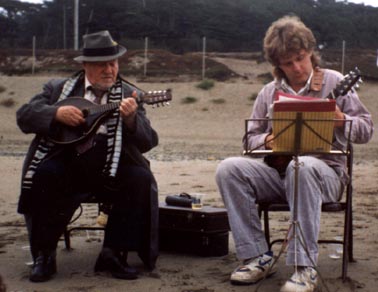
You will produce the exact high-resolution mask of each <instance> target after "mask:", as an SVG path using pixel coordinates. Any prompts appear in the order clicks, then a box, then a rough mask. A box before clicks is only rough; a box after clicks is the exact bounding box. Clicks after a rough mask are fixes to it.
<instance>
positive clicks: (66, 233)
mask: <svg viewBox="0 0 378 292" xmlns="http://www.w3.org/2000/svg"><path fill="white" fill-rule="evenodd" d="M63 236H64V244H65V245H66V249H67V250H71V238H70V231H69V230H68V229H67V228H66V229H65V230H64V232H63Z"/></svg>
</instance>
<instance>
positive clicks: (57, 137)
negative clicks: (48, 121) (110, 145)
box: [48, 89, 172, 145]
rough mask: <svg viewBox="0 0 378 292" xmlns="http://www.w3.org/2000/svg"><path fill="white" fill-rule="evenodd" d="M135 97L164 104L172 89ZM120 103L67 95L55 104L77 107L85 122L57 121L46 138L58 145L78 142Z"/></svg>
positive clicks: (88, 134)
mask: <svg viewBox="0 0 378 292" xmlns="http://www.w3.org/2000/svg"><path fill="white" fill-rule="evenodd" d="M135 99H136V100H137V102H138V103H144V104H148V105H157V106H159V105H165V104H169V101H170V100H172V91H171V89H167V90H160V91H148V92H145V93H144V94H142V95H141V96H139V97H136V98H135ZM120 104H121V102H111V103H107V104H101V105H100V104H95V103H93V102H91V101H89V100H87V99H84V98H82V97H69V98H66V99H64V100H61V101H59V102H57V103H56V105H57V106H63V105H72V106H75V107H77V108H79V109H80V110H81V111H82V112H83V115H84V118H85V122H84V123H83V124H81V125H79V126H76V127H72V126H67V125H64V124H62V123H57V124H56V125H55V126H54V131H52V133H50V134H49V135H48V139H49V140H50V141H52V142H54V143H55V144H60V145H69V144H76V143H80V142H82V141H84V140H85V139H86V138H87V137H89V136H91V135H92V134H94V133H95V132H96V131H97V129H98V128H99V126H100V125H101V124H102V123H103V122H104V121H105V120H106V119H107V118H108V117H109V116H110V114H111V113H112V112H114V111H115V110H118V108H119V106H120Z"/></svg>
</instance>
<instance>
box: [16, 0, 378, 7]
mask: <svg viewBox="0 0 378 292" xmlns="http://www.w3.org/2000/svg"><path fill="white" fill-rule="evenodd" d="M20 1H22V2H32V3H43V0H20ZM338 1H344V0H338ZM348 2H353V3H365V5H370V6H374V7H378V1H377V0H348Z"/></svg>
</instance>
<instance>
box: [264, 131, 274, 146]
mask: <svg viewBox="0 0 378 292" xmlns="http://www.w3.org/2000/svg"><path fill="white" fill-rule="evenodd" d="M273 146H274V135H273V134H269V135H268V136H266V138H265V149H273Z"/></svg>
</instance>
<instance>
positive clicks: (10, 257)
mask: <svg viewBox="0 0 378 292" xmlns="http://www.w3.org/2000/svg"><path fill="white" fill-rule="evenodd" d="M218 61H222V62H225V63H227V64H228V65H229V66H230V67H231V68H232V69H234V70H237V72H239V73H240V74H243V75H244V76H246V78H245V79H243V80H234V81H229V82H225V83H219V82H217V83H216V85H215V87H214V88H212V89H211V90H209V91H202V90H200V89H198V88H196V84H197V83H196V82H183V83H164V84H162V83H138V85H139V86H140V87H142V88H144V89H145V90H153V89H165V88H172V89H173V94H174V100H173V102H172V103H171V106H169V107H159V108H154V109H152V108H149V109H148V115H149V117H150V119H151V121H152V123H153V125H154V127H155V128H156V130H157V131H158V132H159V134H160V145H159V146H158V147H157V148H156V149H154V150H152V151H151V152H150V153H148V154H147V157H148V158H149V159H150V160H151V167H152V170H153V172H154V174H155V176H156V179H157V181H158V183H159V199H160V201H164V199H165V196H166V195H167V194H177V193H180V192H188V193H203V194H205V200H204V203H205V204H206V205H211V206H216V207H222V206H223V203H222V200H221V198H220V195H219V193H218V190H217V187H216V184H215V181H214V173H215V169H216V167H217V165H218V163H219V161H220V160H222V159H224V158H226V157H228V156H234V155H240V154H241V151H242V147H241V137H242V135H243V133H244V119H245V118H248V116H249V114H250V111H251V106H252V101H251V100H250V99H249V97H250V96H251V95H252V94H254V93H257V92H258V91H259V89H260V88H261V87H262V84H261V83H260V82H258V81H257V79H256V76H257V75H258V74H260V73H264V72H266V71H267V70H269V68H268V67H267V66H266V65H257V64H255V63H254V62H249V61H240V60H238V61H237V60H226V59H218ZM49 78H51V76H39V77H31V76H29V77H5V76H0V85H1V86H3V87H5V88H6V90H5V92H3V93H0V102H1V101H3V100H4V99H6V98H12V99H13V100H14V101H15V105H14V106H13V107H5V106H0V173H1V175H0V215H1V216H0V274H1V275H2V276H3V278H4V281H5V283H6V285H7V289H8V291H38V292H40V291H150V292H154V291H167V292H170V291H172V292H173V291H175V292H176V291H177V292H213V291H217V292H218V291H221V292H226V291H235V292H236V291H237V292H244V291H255V290H256V288H257V287H256V286H242V287H239V286H232V285H231V284H230V283H229V281H228V279H229V275H230V273H231V271H232V270H233V269H234V268H235V267H236V266H237V265H238V261H237V259H236V256H235V248H234V244H233V240H232V236H231V233H230V236H229V254H228V255H226V256H222V257H212V258H205V257H199V256H195V255H188V254H177V253H169V252H162V253H161V256H160V257H159V261H158V265H157V268H156V270H154V271H153V272H147V271H145V270H144V269H143V266H142V265H141V263H140V261H139V259H138V258H137V256H136V255H135V254H131V264H133V265H135V266H136V267H137V268H138V269H140V271H141V277H140V278H139V279H138V280H136V281H121V280H116V279H113V278H110V277H106V276H104V275H97V274H95V273H94V271H93V267H94V262H95V259H96V257H97V254H98V252H99V251H100V249H101V244H102V243H101V239H102V233H101V231H100V232H95V231H92V232H90V233H86V232H84V231H82V232H75V233H73V236H72V238H71V240H72V246H73V250H72V251H67V250H65V249H64V243H63V242H60V244H59V249H58V274H57V275H56V277H54V279H53V280H51V281H49V282H47V283H41V284H33V283H30V282H29V280H28V273H29V267H28V266H27V264H28V263H29V262H30V255H29V252H28V241H27V234H26V229H25V226H24V222H23V218H22V217H21V216H20V215H19V214H17V212H16V206H17V199H18V193H19V184H20V172H21V165H22V161H23V155H24V154H25V151H26V149H27V145H28V143H29V141H30V139H31V136H30V135H24V134H22V133H21V132H20V131H19V130H18V128H17V125H16V123H15V111H16V109H17V108H18V107H19V106H20V105H21V104H22V103H24V102H26V101H27V100H28V99H29V98H30V97H31V96H32V95H34V94H35V93H37V92H39V91H40V89H41V86H42V84H43V83H44V82H46V81H47V80H48V79H49ZM131 81H135V80H131ZM377 89H378V85H377V83H372V82H366V83H365V84H364V85H363V86H362V87H361V89H360V96H361V99H362V100H363V101H364V103H365V104H366V106H367V107H368V108H369V109H370V111H371V112H372V113H373V115H374V120H375V123H376V122H377V118H376V115H375V114H376V112H377V111H378V105H377V102H376V101H375V98H376V92H377ZM187 96H192V97H196V98H197V102H195V103H193V104H184V103H182V100H183V99H184V98H185V97H187ZM219 99H223V100H224V102H223V103H220V102H219ZM217 101H218V102H217ZM355 152H356V153H355V163H354V190H355V191H354V202H353V203H354V244H355V248H354V253H355V259H356V262H355V263H352V264H350V265H349V271H348V276H349V278H348V280H347V281H346V282H345V283H343V282H342V281H341V279H340V275H341V260H340V259H331V258H330V257H329V254H330V248H329V246H327V245H321V247H320V250H321V255H320V259H319V263H318V268H319V271H320V273H321V275H322V278H323V280H324V283H325V285H324V283H323V284H322V285H321V287H320V289H319V291H371V292H373V291H376V285H377V283H378V268H377V267H378V255H377V253H376V250H377V246H378V230H377V228H376V226H377V223H378V212H377V203H378V198H377V196H376V195H377V190H378V185H377V177H378V175H377V174H378V171H377V170H378V160H377V157H378V155H377V153H378V141H377V137H376V135H375V136H374V137H373V140H372V141H371V142H370V143H369V144H367V145H358V146H357V147H356V150H355ZM96 212H97V210H96V208H95V207H94V206H85V212H84V214H83V216H82V217H81V218H80V219H79V221H77V222H75V224H77V225H82V224H90V225H95V224H96V223H95V219H96ZM342 220H343V218H342V216H341V215H338V214H333V215H328V214H325V215H324V216H323V218H322V228H321V237H322V238H333V237H335V236H339V235H341V234H342V229H341V225H342ZM288 226H289V223H288V216H287V214H274V215H273V219H272V228H273V230H275V231H274V234H275V236H276V235H277V234H278V235H281V236H282V234H284V232H285V231H286V229H287V228H288ZM278 248H279V246H278V245H277V246H276V247H275V250H276V251H277V250H278ZM291 273H292V270H291V269H290V268H287V267H286V266H285V260H284V256H282V258H280V259H279V261H278V272H277V273H276V274H275V275H274V276H273V277H271V278H270V279H268V280H266V281H264V282H263V283H262V286H261V287H260V288H259V289H258V291H272V292H273V291H279V287H280V286H281V285H282V284H283V283H284V282H285V281H286V279H287V278H288V277H289V276H290V275H291ZM327 288H328V290H327Z"/></svg>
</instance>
